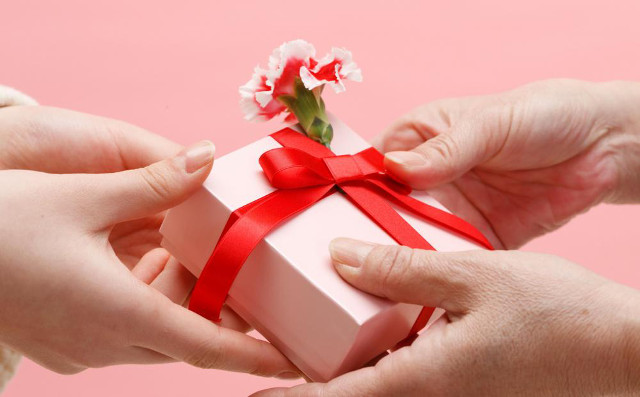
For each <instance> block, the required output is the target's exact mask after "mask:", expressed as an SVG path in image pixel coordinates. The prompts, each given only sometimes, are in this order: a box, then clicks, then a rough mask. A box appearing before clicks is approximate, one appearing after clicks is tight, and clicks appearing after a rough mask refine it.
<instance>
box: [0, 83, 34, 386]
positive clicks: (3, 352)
mask: <svg viewBox="0 0 640 397" xmlns="http://www.w3.org/2000/svg"><path fill="white" fill-rule="evenodd" d="M35 104H36V101H34V100H33V99H31V98H30V97H28V96H26V95H24V94H23V93H21V92H18V91H16V90H14V89H13V88H9V87H5V86H2V85H0V107H6V106H14V105H35ZM19 362H20V355H19V354H18V353H16V352H14V351H13V350H11V349H9V348H8V347H4V346H2V345H0V393H2V390H4V388H5V386H6V385H7V382H9V380H10V379H11V377H12V376H13V374H14V373H15V372H16V369H17V367H18V363H19Z"/></svg>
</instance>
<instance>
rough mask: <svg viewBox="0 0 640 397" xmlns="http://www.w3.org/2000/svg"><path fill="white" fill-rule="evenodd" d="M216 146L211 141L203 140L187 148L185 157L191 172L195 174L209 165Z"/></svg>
mask: <svg viewBox="0 0 640 397" xmlns="http://www.w3.org/2000/svg"><path fill="white" fill-rule="evenodd" d="M215 151H216V147H215V146H214V145H213V143H211V142H209V141H202V142H200V143H196V144H195V145H193V146H191V147H189V148H187V149H185V150H184V151H183V154H182V155H183V156H184V158H185V169H186V171H187V172H188V173H189V174H193V173H194V172H196V171H198V170H199V169H201V168H202V167H204V166H206V165H208V164H209V163H210V162H211V159H213V154H214V153H215Z"/></svg>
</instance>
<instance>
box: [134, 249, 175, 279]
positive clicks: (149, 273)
mask: <svg viewBox="0 0 640 397" xmlns="http://www.w3.org/2000/svg"><path fill="white" fill-rule="evenodd" d="M170 257H171V255H170V254H169V252H167V250H165V249H164V248H156V249H153V250H151V251H149V252H147V253H146V254H145V255H144V256H143V257H142V258H140V261H138V263H137V264H136V265H135V266H134V267H133V269H131V274H133V275H134V276H135V277H136V278H137V279H138V280H140V281H142V282H143V283H145V284H151V282H152V281H153V280H155V279H156V277H158V275H159V274H160V273H161V272H162V270H163V269H164V267H165V265H166V264H167V262H168V261H169V258H170Z"/></svg>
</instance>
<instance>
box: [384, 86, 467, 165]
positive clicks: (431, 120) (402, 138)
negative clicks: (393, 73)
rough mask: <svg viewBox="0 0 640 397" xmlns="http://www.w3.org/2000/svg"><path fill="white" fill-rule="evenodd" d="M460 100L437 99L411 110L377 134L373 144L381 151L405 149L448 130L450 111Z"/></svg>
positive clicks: (453, 111)
mask: <svg viewBox="0 0 640 397" xmlns="http://www.w3.org/2000/svg"><path fill="white" fill-rule="evenodd" d="M460 101H463V100H461V99H456V100H439V101H434V102H430V103H428V104H426V105H423V106H420V107H418V108H416V109H414V110H412V111H411V112H409V113H407V114H406V115H404V116H402V117H401V118H399V119H398V120H397V121H395V122H394V123H393V124H391V125H390V126H389V127H387V128H386V129H385V130H384V131H383V132H382V134H380V135H379V136H377V137H376V138H375V139H374V140H373V146H374V147H375V148H376V149H378V150H379V151H381V152H382V153H386V152H392V151H399V150H401V151H407V150H411V149H413V148H415V147H417V146H418V145H420V144H422V143H424V141H426V140H427V139H429V138H432V137H434V136H436V135H438V134H441V133H443V132H446V131H448V130H449V127H450V126H451V124H450V123H451V118H452V113H455V110H456V109H457V108H459V107H460V106H459V105H458V103H459V102H460Z"/></svg>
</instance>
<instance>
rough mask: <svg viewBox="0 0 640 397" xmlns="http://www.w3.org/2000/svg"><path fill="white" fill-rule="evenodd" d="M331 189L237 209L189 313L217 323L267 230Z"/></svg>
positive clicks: (280, 194)
mask: <svg viewBox="0 0 640 397" xmlns="http://www.w3.org/2000/svg"><path fill="white" fill-rule="evenodd" d="M305 139H306V138H305ZM332 189H333V185H327V186H317V187H311V188H305V189H294V190H278V191H276V192H274V193H272V194H270V195H268V196H265V197H264V199H263V200H261V201H260V202H258V203H256V204H257V205H253V206H251V207H248V208H247V207H246V206H245V207H243V208H241V209H240V210H239V211H240V212H243V213H242V214H241V215H242V216H232V217H230V220H231V219H233V220H234V221H230V222H228V224H227V226H226V227H225V229H226V231H225V233H224V234H223V235H221V236H220V239H219V240H218V244H217V245H216V247H215V249H214V251H213V254H212V255H211V257H210V258H209V260H208V261H207V264H206V265H205V267H204V269H203V270H202V273H201V274H200V277H199V278H198V282H197V283H196V286H195V288H194V290H193V293H192V295H191V301H190V304H189V309H190V310H192V311H194V312H196V313H198V314H200V315H201V316H203V317H205V318H207V319H209V320H212V321H219V320H220V310H221V309H222V306H223V304H224V301H225V300H226V298H227V294H228V293H229V290H230V289H231V285H232V284H233V282H234V280H235V278H236V276H237V275H238V272H239V271H240V269H241V268H242V266H243V265H244V262H245V261H246V260H247V258H248V257H249V255H250V254H251V252H253V250H254V248H255V247H256V246H257V245H258V243H259V242H260V241H261V240H262V239H263V238H264V237H265V236H266V235H267V234H269V232H271V230H273V229H274V228H276V227H277V226H278V225H280V224H281V223H282V222H284V221H285V220H287V219H289V218H290V217H292V216H294V215H296V214H297V213H299V212H301V211H303V210H304V209H306V208H308V207H310V206H311V205H313V204H315V203H316V202H318V201H320V200H321V199H323V198H324V197H325V196H326V195H327V194H329V193H330V192H331V190H332ZM252 204H253V203H252Z"/></svg>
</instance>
